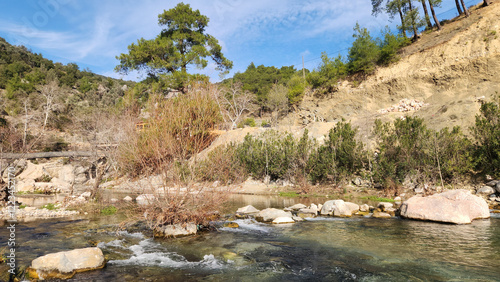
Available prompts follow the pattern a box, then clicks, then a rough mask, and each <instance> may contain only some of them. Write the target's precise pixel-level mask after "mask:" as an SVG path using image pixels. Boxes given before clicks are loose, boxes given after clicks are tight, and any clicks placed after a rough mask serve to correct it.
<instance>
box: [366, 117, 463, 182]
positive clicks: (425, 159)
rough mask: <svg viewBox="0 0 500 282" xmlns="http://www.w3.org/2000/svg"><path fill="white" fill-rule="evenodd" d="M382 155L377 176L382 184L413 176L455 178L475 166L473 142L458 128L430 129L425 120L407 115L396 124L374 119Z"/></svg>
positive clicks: (376, 166) (427, 179) (423, 180)
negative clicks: (472, 156)
mask: <svg viewBox="0 0 500 282" xmlns="http://www.w3.org/2000/svg"><path fill="white" fill-rule="evenodd" d="M374 133H375V135H376V136H377V137H378V138H379V142H378V146H379V148H378V150H379V154H378V156H377V158H376V160H375V164H374V175H373V176H374V179H375V181H376V182H379V183H388V182H390V181H394V182H396V183H399V184H401V183H402V182H403V181H404V180H405V178H406V177H409V176H411V177H412V178H414V179H415V180H416V181H417V182H421V183H424V182H428V181H434V182H436V181H438V179H440V178H441V177H443V180H445V181H453V180H454V179H455V178H456V177H457V176H459V175H464V174H466V173H469V172H470V171H471V169H472V168H473V162H472V158H471V153H470V152H471V151H472V148H471V142H470V141H469V140H468V139H467V138H466V137H465V136H464V135H463V134H462V132H461V130H460V128H459V127H455V128H453V130H452V131H449V130H448V128H444V129H443V130H441V131H439V132H436V131H434V130H430V129H427V127H426V126H425V124H424V121H423V119H421V118H418V117H417V118H413V117H406V118H405V119H397V120H396V121H394V123H393V124H390V123H385V124H383V123H382V122H380V121H379V120H377V121H376V122H375V129H374Z"/></svg>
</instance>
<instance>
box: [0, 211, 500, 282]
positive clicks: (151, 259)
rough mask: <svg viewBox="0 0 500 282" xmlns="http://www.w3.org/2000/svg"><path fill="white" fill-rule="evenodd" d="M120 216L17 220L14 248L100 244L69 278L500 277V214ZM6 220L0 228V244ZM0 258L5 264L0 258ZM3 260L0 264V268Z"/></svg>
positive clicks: (22, 253) (29, 252) (28, 254)
mask: <svg viewBox="0 0 500 282" xmlns="http://www.w3.org/2000/svg"><path fill="white" fill-rule="evenodd" d="M118 221H119V220H118V219H116V218H113V217H106V218H100V219H95V220H77V221H45V222H41V223H40V222H39V223H25V224H20V225H19V226H18V232H17V238H16V239H17V240H18V242H19V243H20V246H19V248H18V258H19V262H20V264H21V265H28V264H29V263H30V262H31V260H33V259H35V258H36V257H38V256H41V255H44V254H47V253H52V252H58V251H64V250H69V249H74V248H83V247H88V246H93V245H95V244H98V246H99V247H101V248H102V250H103V252H104V253H105V255H106V257H107V258H108V260H109V262H108V264H107V267H106V268H104V269H102V270H97V271H91V272H86V273H80V274H77V275H76V276H75V277H74V278H73V279H72V280H73V281H499V280H500V218H498V217H495V218H491V219H489V220H480V221H475V222H473V223H472V224H470V225H460V226H457V225H445V224H437V223H429V222H418V221H408V220H400V219H389V220H379V219H370V218H351V219H338V218H317V219H314V220H311V221H306V222H302V223H297V224H294V225H285V226H274V225H273V226H272V225H266V224H260V223H256V222H253V221H251V220H240V221H238V223H239V224H240V228H238V229H229V228H221V229H219V230H218V231H217V232H210V233H205V234H203V235H199V236H194V237H189V238H179V239H166V240H160V239H151V238H148V237H147V236H144V235H143V234H141V233H128V232H116V224H115V222H118ZM6 236H7V230H6V228H5V226H3V227H1V228H0V244H1V245H2V246H3V245H5V238H6ZM1 267H4V266H1ZM1 267H0V272H3V271H4V270H5V269H3V268H1Z"/></svg>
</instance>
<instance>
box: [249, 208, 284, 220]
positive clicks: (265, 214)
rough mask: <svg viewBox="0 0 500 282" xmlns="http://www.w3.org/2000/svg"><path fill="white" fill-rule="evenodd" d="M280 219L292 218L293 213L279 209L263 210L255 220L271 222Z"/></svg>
mask: <svg viewBox="0 0 500 282" xmlns="http://www.w3.org/2000/svg"><path fill="white" fill-rule="evenodd" d="M278 217H290V218H291V217H292V213H291V212H286V211H284V210H279V209H273V208H268V209H263V210H261V211H260V212H258V213H257V214H256V215H255V219H256V220H257V221H261V222H270V221H273V220H275V219H276V218H278Z"/></svg>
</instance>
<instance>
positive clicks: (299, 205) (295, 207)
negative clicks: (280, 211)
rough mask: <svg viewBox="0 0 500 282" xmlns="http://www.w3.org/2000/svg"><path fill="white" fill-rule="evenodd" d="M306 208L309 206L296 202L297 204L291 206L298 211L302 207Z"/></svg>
mask: <svg viewBox="0 0 500 282" xmlns="http://www.w3.org/2000/svg"><path fill="white" fill-rule="evenodd" d="M305 208H307V206H306V205H304V204H295V205H293V206H291V207H289V209H291V210H294V211H298V210H300V209H305Z"/></svg>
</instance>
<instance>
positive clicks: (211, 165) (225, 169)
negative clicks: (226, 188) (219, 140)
mask: <svg viewBox="0 0 500 282" xmlns="http://www.w3.org/2000/svg"><path fill="white" fill-rule="evenodd" d="M236 150H237V146H236V145H233V144H230V145H228V146H219V147H217V148H215V149H214V150H213V151H211V152H210V153H208V156H207V158H206V159H204V160H202V161H201V162H200V163H199V164H198V166H197V171H196V174H197V179H198V180H200V181H220V182H221V184H224V185H227V184H235V183H240V182H243V181H245V179H246V178H247V177H248V173H247V170H246V169H245V167H244V166H243V164H242V163H241V161H240V159H239V158H238V157H237V155H236Z"/></svg>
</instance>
